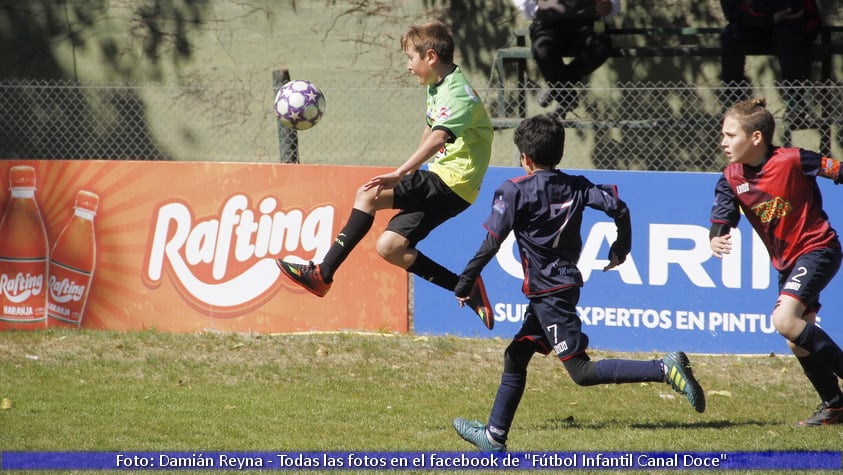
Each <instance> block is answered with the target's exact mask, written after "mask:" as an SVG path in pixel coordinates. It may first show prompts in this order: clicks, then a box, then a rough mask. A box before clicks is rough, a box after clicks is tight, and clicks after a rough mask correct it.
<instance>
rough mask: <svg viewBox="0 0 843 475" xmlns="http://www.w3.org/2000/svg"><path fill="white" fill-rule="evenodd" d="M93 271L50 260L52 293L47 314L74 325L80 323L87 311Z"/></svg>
mask: <svg viewBox="0 0 843 475" xmlns="http://www.w3.org/2000/svg"><path fill="white" fill-rule="evenodd" d="M90 282H91V273H90V272H85V271H82V270H79V269H74V268H71V267H67V266H63V265H61V264H60V263H58V262H56V261H50V286H49V289H50V295H49V298H48V299H47V316H48V317H50V318H51V319H54V320H59V321H61V322H64V323H69V324H72V325H80V324H81V323H82V316H83V313H84V311H85V301H86V300H87V296H88V286H89V284H90Z"/></svg>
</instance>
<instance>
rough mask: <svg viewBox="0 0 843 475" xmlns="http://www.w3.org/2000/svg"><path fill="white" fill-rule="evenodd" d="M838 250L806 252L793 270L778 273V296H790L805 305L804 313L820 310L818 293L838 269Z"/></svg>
mask: <svg viewBox="0 0 843 475" xmlns="http://www.w3.org/2000/svg"><path fill="white" fill-rule="evenodd" d="M842 256H843V255H841V252H840V249H835V248H827V249H817V250H816V251H810V252H807V253H805V254H803V255H801V256H799V258H798V259H796V264H794V266H793V268H791V269H788V270H784V271H781V272H779V295H790V296H791V297H794V298H796V299H799V301H800V302H802V304H803V305H805V307H806V309H805V311H806V312H817V311H819V309H820V292H822V290H823V289H824V288H825V287H826V285H828V283H829V282H831V279H832V278H833V277H834V275H835V274H836V273H837V270H838V269H839V268H840V260H841V257H842Z"/></svg>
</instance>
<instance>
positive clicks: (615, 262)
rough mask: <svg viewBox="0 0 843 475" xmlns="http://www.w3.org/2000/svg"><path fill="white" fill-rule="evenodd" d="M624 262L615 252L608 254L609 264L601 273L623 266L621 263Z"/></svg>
mask: <svg viewBox="0 0 843 475" xmlns="http://www.w3.org/2000/svg"><path fill="white" fill-rule="evenodd" d="M625 260H626V259H621V258H620V257H619V256H618V254H617V253H616V252H609V263H608V264H606V267H604V268H603V272H606V271H607V270H611V269H614V268H615V267H617V266H619V265H621V264H623V261H625Z"/></svg>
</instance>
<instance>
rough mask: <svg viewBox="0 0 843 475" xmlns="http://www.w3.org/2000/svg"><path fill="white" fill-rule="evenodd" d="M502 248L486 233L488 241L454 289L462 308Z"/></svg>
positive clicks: (466, 267) (485, 241) (484, 243)
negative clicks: (483, 272) (485, 268)
mask: <svg viewBox="0 0 843 475" xmlns="http://www.w3.org/2000/svg"><path fill="white" fill-rule="evenodd" d="M500 248H501V243H500V242H498V240H497V239H495V237H494V236H492V234H491V233H486V239H484V240H483V243H482V244H481V245H480V248H479V249H478V250H477V253H475V254H474V257H472V258H471V260H470V261H468V264H466V265H465V269H463V271H462V274H460V279H459V281H458V282H457V286H456V287H455V288H454V295H455V296H456V297H457V301H459V302H460V306H462V304H463V303H465V301H466V299H468V295H469V294H470V293H471V288H472V287H473V286H474V281H475V280H477V277H479V276H480V272H481V271H482V270H483V268H484V267H486V264H488V263H489V261H491V260H492V258H493V257H495V254H497V253H498V250H499V249H500Z"/></svg>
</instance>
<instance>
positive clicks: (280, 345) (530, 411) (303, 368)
mask: <svg viewBox="0 0 843 475" xmlns="http://www.w3.org/2000/svg"><path fill="white" fill-rule="evenodd" d="M506 344H507V342H506V341H503V340H500V339H461V338H455V337H423V336H412V335H410V336H394V335H358V334H347V333H340V334H308V335H275V336H267V335H234V334H168V333H161V332H156V331H145V332H129V333H121V332H106V331H86V330H83V331H72V330H49V331H43V332H5V333H3V334H2V335H0V361H2V364H0V398H7V399H8V400H10V401H11V405H12V407H11V408H9V409H4V410H0V450H3V451H17V450H44V451H65V450H82V451H112V450H115V451H118V450H119V451H124V450H137V451H147V450H148V451H241V450H243V451H298V450H307V451H311V450H312V451H352V450H353V451H473V448H472V447H471V446H469V445H468V444H467V443H465V442H464V441H462V440H461V439H460V438H459V437H458V436H457V435H456V434H455V432H454V431H453V429H452V428H451V420H452V419H453V418H454V417H456V416H461V417H468V418H477V419H481V420H485V419H486V418H487V417H488V412H489V408H490V406H491V403H492V399H493V397H494V393H495V390H496V388H497V382H498V379H499V377H500V365H501V360H502V352H503V349H504V347H505V346H506ZM660 356H661V355H660V354H619V353H609V352H602V351H595V352H592V357H593V358H606V357H625V358H627V357H628V358H652V357H660ZM690 357H691V362H692V364H693V365H694V371H695V374H696V375H697V377H698V379H699V380H700V382H701V384H702V385H703V387H704V388H705V389H706V391H707V399H708V408H707V410H706V412H705V413H704V414H698V413H696V412H694V411H693V409H692V408H691V407H690V405H689V404H688V403H687V401H686V400H685V398H684V397H682V396H680V395H674V393H672V391H671V390H670V388H669V387H668V386H667V385H664V384H628V385H612V386H608V385H606V386H596V387H587V388H583V387H578V386H576V385H574V384H573V383H572V382H571V380H570V378H569V377H568V376H567V374H566V373H565V372H564V369H563V368H562V365H561V364H559V363H558V362H557V361H555V359H554V358H544V357H541V356H537V357H536V358H534V360H533V363H532V365H531V367H530V376H529V380H528V387H527V391H526V393H525V395H524V398H523V400H522V404H521V407H520V409H519V412H518V414H517V416H516V420H515V423H514V426H513V429H512V433H511V437H510V440H509V449H510V450H512V451H615V450H620V451H659V450H669V451H758V450H775V451H789V450H834V451H839V450H841V446H842V445H841V442H843V426H831V427H823V428H816V429H798V428H794V427H793V426H792V425H793V423H794V422H795V421H796V420H797V419H799V418H803V417H805V416H807V415H809V414H811V413H812V412H813V410H814V408H815V407H816V404H817V403H818V401H817V400H816V398H815V396H814V393H813V390H812V389H810V387H809V385H808V382H807V380H806V379H805V378H804V376H803V375H802V372H801V369H800V368H799V366H798V363H797V362H796V361H795V359H794V358H792V357H788V356H778V355H769V356H705V355H690ZM16 473H20V472H16ZM39 473H44V472H39ZM157 473H160V472H157ZM216 473H219V472H216ZM298 473H303V472H298ZM333 473H337V472H333ZM367 473H372V472H367ZM426 473H432V472H426ZM472 473H479V472H472ZM598 473H612V472H607V471H601V472H598ZM685 473H687V472H685ZM719 473H725V472H719Z"/></svg>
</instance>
